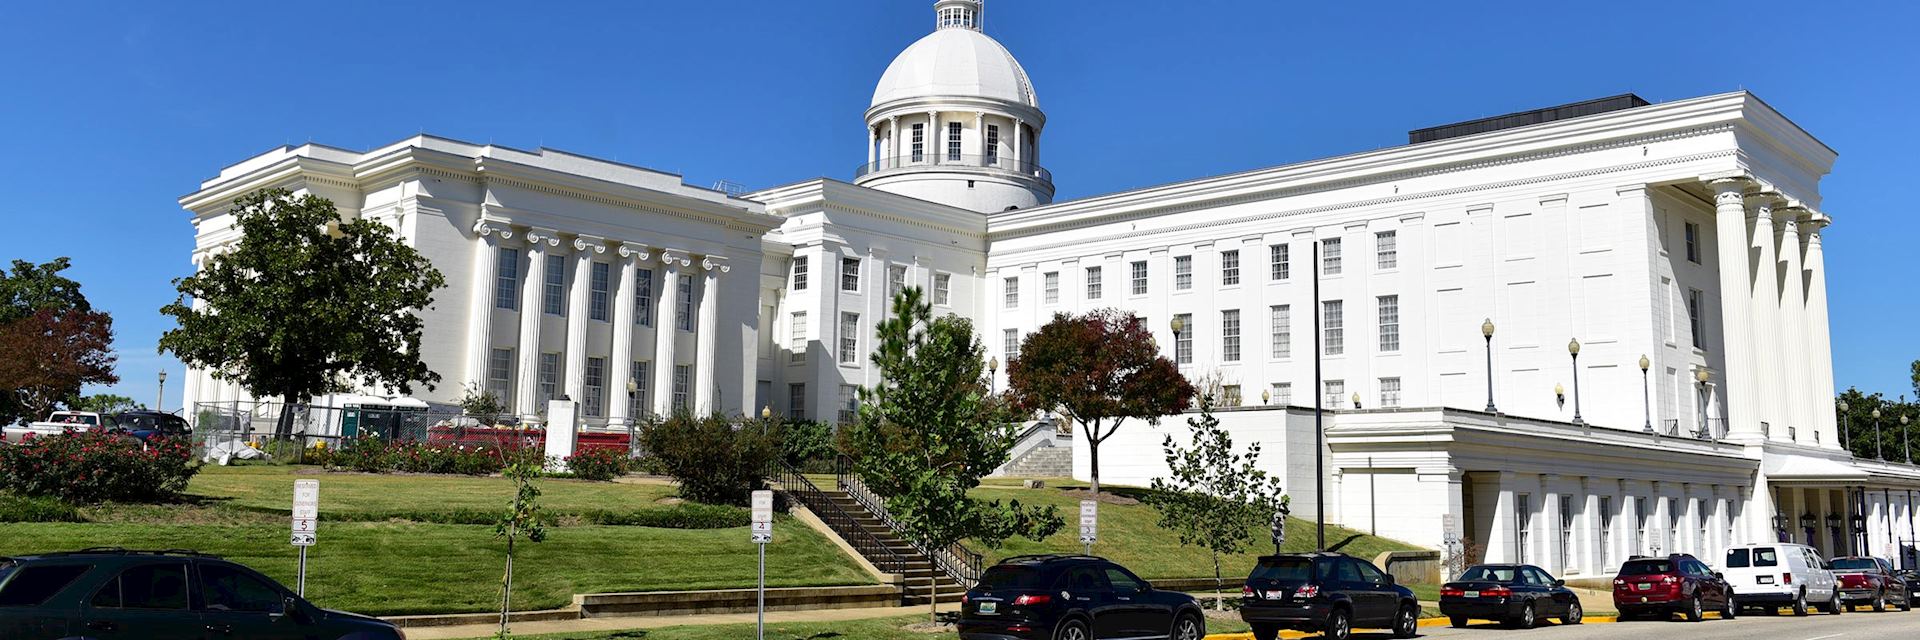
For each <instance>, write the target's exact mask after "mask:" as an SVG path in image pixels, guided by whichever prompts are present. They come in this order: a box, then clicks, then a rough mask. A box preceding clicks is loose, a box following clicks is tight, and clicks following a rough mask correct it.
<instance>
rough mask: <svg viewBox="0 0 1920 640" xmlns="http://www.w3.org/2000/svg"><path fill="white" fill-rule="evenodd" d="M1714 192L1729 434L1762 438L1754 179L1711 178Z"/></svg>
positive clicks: (1710, 182) (1740, 177)
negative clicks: (1753, 265) (1750, 237)
mask: <svg viewBox="0 0 1920 640" xmlns="http://www.w3.org/2000/svg"><path fill="white" fill-rule="evenodd" d="M1707 184H1708V186H1710V187H1712V188H1713V192H1714V196H1713V198H1714V233H1715V236H1716V237H1715V239H1716V243H1715V246H1716V248H1717V251H1718V261H1719V265H1718V266H1719V271H1720V328H1721V336H1722V338H1721V342H1722V343H1723V344H1724V347H1723V350H1724V351H1726V353H1725V358H1724V359H1725V361H1726V365H1725V366H1726V372H1725V373H1724V375H1723V376H1722V377H1723V378H1725V380H1726V385H1725V386H1724V388H1722V389H1721V393H1722V394H1723V395H1724V397H1725V398H1726V400H1725V402H1726V404H1727V437H1728V438H1729V439H1733V440H1748V441H1758V440H1759V437H1760V420H1761V417H1760V394H1761V393H1762V390H1761V388H1760V384H1759V380H1760V372H1759V370H1758V369H1759V367H1760V366H1761V362H1762V361H1761V360H1760V359H1759V358H1757V357H1755V355H1754V352H1753V319H1752V313H1751V311H1752V301H1751V300H1749V299H1748V292H1749V291H1751V290H1752V282H1753V279H1752V274H1751V273H1749V272H1748V269H1747V249H1748V246H1749V243H1748V242H1747V206H1746V196H1745V195H1743V193H1742V192H1743V191H1744V190H1745V189H1746V188H1747V186H1748V185H1749V184H1751V182H1750V181H1749V180H1748V179H1747V178H1746V177H1744V176H1739V177H1725V178H1719V179H1715V180H1711V181H1709V182H1708V183H1707Z"/></svg>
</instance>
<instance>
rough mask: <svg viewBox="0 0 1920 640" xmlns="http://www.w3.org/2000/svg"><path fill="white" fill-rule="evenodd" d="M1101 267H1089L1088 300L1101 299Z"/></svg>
mask: <svg viewBox="0 0 1920 640" xmlns="http://www.w3.org/2000/svg"><path fill="white" fill-rule="evenodd" d="M1100 287H1101V283H1100V267H1087V299H1088V300H1099V299H1100Z"/></svg>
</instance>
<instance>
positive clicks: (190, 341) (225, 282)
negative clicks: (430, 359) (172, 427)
mask: <svg viewBox="0 0 1920 640" xmlns="http://www.w3.org/2000/svg"><path fill="white" fill-rule="evenodd" d="M232 211H233V215H234V217H235V222H236V224H237V226H238V227H239V229H240V233H241V236H240V239H239V240H238V241H237V242H236V243H235V244H234V246H233V250H232V251H229V252H225V253H219V254H215V255H214V256H213V257H211V258H209V259H208V260H207V261H206V263H205V264H203V265H201V268H200V272H199V273H198V274H195V275H193V276H189V277H186V278H181V279H178V280H175V281H174V286H175V287H176V288H177V289H179V291H180V296H179V297H178V298H176V299H175V300H174V302H173V303H172V304H169V305H167V306H166V307H164V308H162V309H161V310H160V311H161V312H162V313H165V314H167V315H170V316H173V318H174V320H175V321H176V322H177V323H178V324H179V326H178V327H176V328H174V329H170V330H168V331H167V332H166V333H165V334H162V335H161V336H160V350H161V351H162V352H171V353H173V354H174V355H175V356H177V357H179V358H180V360H181V361H183V362H185V363H187V365H188V366H197V367H201V368H204V369H206V370H208V371H210V372H212V374H213V376H214V377H215V378H218V379H221V380H233V381H237V382H239V383H240V385H241V386H243V387H246V389H247V390H248V391H249V392H251V393H252V394H253V395H254V396H255V397H259V398H267V397H277V398H280V399H281V400H283V401H284V403H283V405H282V409H281V412H280V426H279V428H278V430H277V431H278V433H279V434H280V435H281V436H282V437H285V436H286V435H288V434H290V433H291V432H292V429H293V421H292V418H293V413H292V408H291V406H290V405H293V404H299V403H304V402H307V401H309V400H311V399H312V398H313V397H314V396H317V395H321V394H324V393H329V392H338V391H347V390H350V389H353V388H355V386H356V385H357V386H362V387H386V388H390V389H395V390H398V391H399V392H400V393H402V394H410V393H413V383H415V382H420V383H424V384H425V385H426V387H427V388H428V389H432V388H433V384H434V383H435V382H438V381H439V380H440V374H437V373H434V372H433V371H432V370H429V369H428V368H427V365H426V363H424V362H422V361H421V360H420V326H421V320H420V317H419V316H418V315H417V312H418V311H420V310H421V309H425V308H427V307H429V306H431V305H432V304H433V292H434V290H436V289H439V288H440V287H443V286H445V285H446V278H445V277H443V276H441V275H440V272H439V271H438V270H436V269H434V268H433V265H432V264H431V263H430V262H428V261H427V259H426V258H425V257H423V256H421V255H420V253H419V252H417V251H414V250H413V248H412V247H409V246H407V245H406V243H405V242H403V241H401V240H400V239H399V238H397V237H395V236H394V234H393V232H392V231H391V230H390V229H388V228H387V227H386V226H385V225H383V224H380V223H378V222H374V221H371V220H367V219H365V218H357V219H353V220H343V219H342V218H341V216H340V213H339V212H338V211H337V210H335V209H334V206H333V203H332V202H330V201H328V200H327V199H326V198H321V197H319V196H314V195H310V194H309V195H303V196H299V197H295V196H294V195H293V194H291V193H289V192H288V191H286V190H284V189H265V190H261V191H258V192H255V193H252V194H249V195H247V196H243V197H241V198H239V199H238V200H235V201H234V207H233V210H232ZM188 298H192V299H194V300H199V301H202V302H204V303H205V308H202V309H195V308H193V307H192V306H191V305H190V304H189V303H188Z"/></svg>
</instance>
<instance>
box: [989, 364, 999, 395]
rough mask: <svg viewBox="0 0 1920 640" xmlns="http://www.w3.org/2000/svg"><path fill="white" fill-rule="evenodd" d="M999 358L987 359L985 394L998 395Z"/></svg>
mask: <svg viewBox="0 0 1920 640" xmlns="http://www.w3.org/2000/svg"><path fill="white" fill-rule="evenodd" d="M999 385H1000V356H994V357H991V358H987V393H999V392H1000V390H999Z"/></svg>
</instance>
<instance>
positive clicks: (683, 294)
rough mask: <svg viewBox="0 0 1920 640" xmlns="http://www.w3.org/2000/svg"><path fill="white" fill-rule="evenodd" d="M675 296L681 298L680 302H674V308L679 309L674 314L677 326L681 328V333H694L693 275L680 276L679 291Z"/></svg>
mask: <svg viewBox="0 0 1920 640" xmlns="http://www.w3.org/2000/svg"><path fill="white" fill-rule="evenodd" d="M674 296H675V297H677V298H679V299H678V300H674V306H675V307H678V309H676V310H675V311H674V314H673V318H674V323H675V325H677V326H679V327H680V330H681V331H692V330H693V275H692V274H686V275H682V276H680V286H679V291H678V292H676V293H675V294H674Z"/></svg>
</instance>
